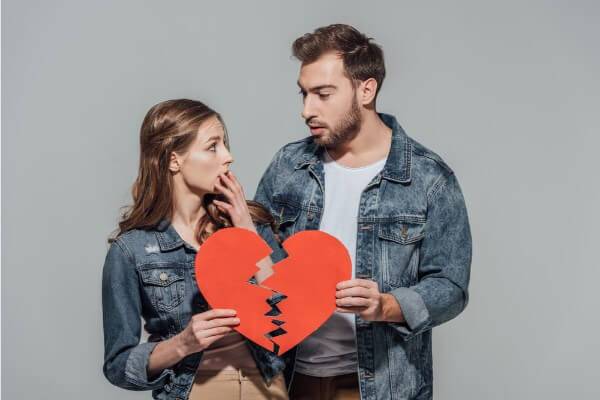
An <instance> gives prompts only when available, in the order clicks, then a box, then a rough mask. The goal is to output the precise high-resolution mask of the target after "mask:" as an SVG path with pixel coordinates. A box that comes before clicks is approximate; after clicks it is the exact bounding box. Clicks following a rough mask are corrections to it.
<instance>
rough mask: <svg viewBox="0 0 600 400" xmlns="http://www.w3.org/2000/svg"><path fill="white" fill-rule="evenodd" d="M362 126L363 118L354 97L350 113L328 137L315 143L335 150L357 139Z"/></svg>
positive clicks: (319, 138) (316, 138) (320, 138)
mask: <svg viewBox="0 0 600 400" xmlns="http://www.w3.org/2000/svg"><path fill="white" fill-rule="evenodd" d="M361 124H362V116H361V114H360V108H359V106H358V101H356V97H354V96H352V105H351V107H350V110H349V111H348V113H347V114H346V115H345V116H344V118H342V120H341V121H340V122H339V123H338V124H337V126H336V127H334V128H333V129H331V130H330V133H329V135H328V136H323V137H315V143H317V144H318V145H320V146H324V147H326V148H328V149H332V148H335V147H337V146H339V145H340V144H342V143H345V142H347V141H350V140H352V139H354V138H355V137H356V135H357V134H358V131H359V130H360V126H361Z"/></svg>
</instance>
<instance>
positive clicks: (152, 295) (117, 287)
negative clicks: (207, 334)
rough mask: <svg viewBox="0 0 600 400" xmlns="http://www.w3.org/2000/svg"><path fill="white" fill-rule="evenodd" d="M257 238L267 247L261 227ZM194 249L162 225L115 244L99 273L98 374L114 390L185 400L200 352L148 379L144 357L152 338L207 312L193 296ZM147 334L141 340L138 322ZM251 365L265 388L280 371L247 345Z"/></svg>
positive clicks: (267, 355)
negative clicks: (101, 323) (100, 371)
mask: <svg viewBox="0 0 600 400" xmlns="http://www.w3.org/2000/svg"><path fill="white" fill-rule="evenodd" d="M257 231H258V233H259V235H260V236H261V237H262V238H263V239H264V240H265V241H266V242H267V243H268V244H269V245H271V247H273V248H274V249H277V248H276V246H277V244H276V239H275V236H274V234H273V231H272V230H271V227H270V226H268V225H258V226H257ZM195 257H196V250H195V249H194V248H193V247H191V246H190V245H189V244H187V243H185V242H184V241H183V240H182V239H181V237H180V236H179V235H178V234H177V232H176V231H175V229H174V228H173V226H172V225H171V224H170V223H169V222H168V221H163V222H161V223H160V224H159V226H158V227H157V228H156V229H154V230H132V231H129V232H126V233H125V234H123V235H121V236H119V237H118V238H117V240H116V241H114V242H113V243H112V244H111V246H110V249H109V250H108V254H107V256H106V260H105V263H104V268H103V275H102V309H103V319H104V367H103V371H104V375H105V376H106V378H107V379H108V380H109V381H110V382H111V383H113V384H114V385H117V386H119V387H122V388H124V389H130V390H152V397H153V398H155V399H187V398H188V395H189V392H190V390H191V388H192V384H193V382H194V375H195V373H196V369H197V367H198V365H199V363H200V359H201V358H202V354H203V353H202V352H199V353H194V354H191V355H189V356H187V357H185V358H184V359H183V360H182V361H181V362H179V363H177V364H176V365H174V366H173V367H171V368H167V369H165V370H163V371H162V373H161V374H160V375H158V376H157V377H155V378H154V379H149V377H148V374H147V367H148V359H149V357H150V353H151V352H152V350H154V347H155V346H156V345H157V344H158V342H159V341H161V340H165V339H168V338H170V337H172V336H174V335H176V334H177V333H179V332H181V331H182V330H183V329H184V328H185V327H186V326H187V325H188V323H189V321H190V319H191V317H192V315H194V314H197V313H201V312H203V311H206V310H208V305H207V303H206V300H205V299H204V297H202V295H201V294H200V292H199V291H198V286H197V284H196V278H195V270H194V260H195ZM140 317H143V318H144V320H145V322H146V323H145V326H144V328H145V329H146V331H147V332H148V333H149V334H150V336H149V339H148V342H144V343H140V334H141V318H140ZM247 344H248V346H249V349H250V353H251V354H252V356H253V358H254V360H255V361H256V364H257V367H258V369H259V370H260V372H261V374H262V376H263V378H264V379H265V381H266V382H267V383H268V384H269V383H270V381H271V380H272V378H273V377H274V376H275V375H277V374H279V373H281V372H282V371H283V368H284V367H285V363H284V361H283V359H281V358H279V357H277V356H276V355H275V354H273V353H271V352H269V351H267V350H265V349H263V348H262V347H260V346H258V345H255V344H254V343H252V342H250V341H247Z"/></svg>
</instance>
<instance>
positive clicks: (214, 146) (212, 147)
mask: <svg viewBox="0 0 600 400" xmlns="http://www.w3.org/2000/svg"><path fill="white" fill-rule="evenodd" d="M208 149H209V150H210V151H214V152H215V153H216V152H217V144H216V143H213V144H212V145H211V146H210V147H209V148H208Z"/></svg>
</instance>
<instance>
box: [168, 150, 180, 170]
mask: <svg viewBox="0 0 600 400" xmlns="http://www.w3.org/2000/svg"><path fill="white" fill-rule="evenodd" d="M180 170H181V160H180V159H179V157H178V156H177V154H175V152H174V151H173V152H171V159H170V160H169V171H171V172H173V173H176V172H179V171H180Z"/></svg>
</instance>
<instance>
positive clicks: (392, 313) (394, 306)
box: [380, 293, 404, 323]
mask: <svg viewBox="0 0 600 400" xmlns="http://www.w3.org/2000/svg"><path fill="white" fill-rule="evenodd" d="M380 302H381V321H384V322H397V323H402V322H404V315H403V314H402V308H401V307H400V304H399V303H398V300H396V298H395V297H394V296H392V295H391V294H389V293H381V298H380Z"/></svg>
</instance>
